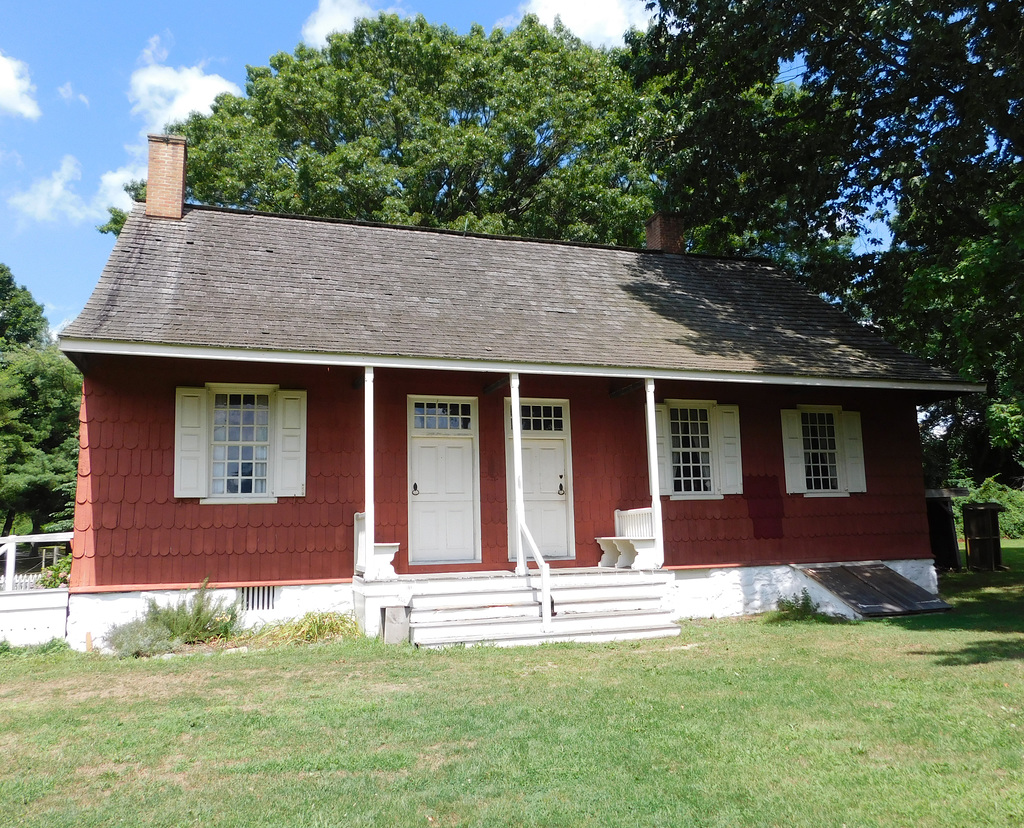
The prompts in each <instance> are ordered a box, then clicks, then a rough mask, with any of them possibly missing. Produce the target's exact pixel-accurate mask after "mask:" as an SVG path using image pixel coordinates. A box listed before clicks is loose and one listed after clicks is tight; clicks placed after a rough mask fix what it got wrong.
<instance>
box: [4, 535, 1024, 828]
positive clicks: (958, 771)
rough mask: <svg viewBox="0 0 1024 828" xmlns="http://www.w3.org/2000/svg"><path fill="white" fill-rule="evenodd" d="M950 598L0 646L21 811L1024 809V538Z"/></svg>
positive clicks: (828, 815) (908, 818)
mask: <svg viewBox="0 0 1024 828" xmlns="http://www.w3.org/2000/svg"><path fill="white" fill-rule="evenodd" d="M1004 560H1005V562H1006V563H1008V564H1009V565H1010V566H1011V567H1012V571H1011V572H998V573H963V574H955V575H948V576H945V577H944V578H943V584H942V588H943V594H944V595H945V596H946V597H947V598H949V599H950V600H952V601H953V602H954V604H955V605H956V609H955V611H954V612H952V613H945V614H941V615H930V616H916V617H910V618H902V619H889V620H885V621H871V622H860V623H849V624H821V623H813V622H807V621H786V620H779V619H777V618H776V619H774V620H770V619H767V618H742V619H724V620H712V621H700V622H686V623H684V624H683V631H682V636H681V637H680V638H677V639H668V640H662V641H652V642H639V643H623V644H612V645H556V646H544V647H540V648H533V649H530V648H526V649H515V650H498V649H451V650H446V651H441V652H437V651H417V650H413V649H411V648H406V647H385V646H384V645H382V644H380V643H378V642H372V641H364V640H356V641H352V640H343V641H334V642H330V643H324V644H318V645H312V646H301V647H294V646H292V647H285V646H278V647H270V648H268V649H262V650H256V649H253V648H250V649H249V651H248V652H239V653H234V654H215V655H212V656H200V655H196V656H188V657H179V658H174V659H170V660H159V659H150V660H115V659H112V658H105V657H100V656H86V655H82V654H78V653H72V652H68V651H65V650H61V649H56V650H54V649H51V650H50V651H48V652H39V651H36V652H33V653H25V652H24V651H19V652H17V653H15V652H8V653H6V654H0V814H2V815H3V817H2V819H0V821H2V822H3V823H4V824H12V825H25V826H91V825H104V826H106V825H133V826H135V825H138V826H184V825H197V826H198V825H202V826H292V825H294V826H363V825H373V826H384V825H396V826H406V825H408V826H437V825H486V826H506V825H516V826H541V825H544V826H546V825H551V826H554V825H559V826H602V828H604V826H622V825H628V826H634V825H635V826H833V825H834V826H840V825H847V826H911V825H912V826H947V825H948V826H962V825H971V826H985V825H991V826H1006V825H1017V824H1022V823H1024V710H1022V708H1024V692H1022V691H1024V544H1021V543H1019V542H1018V543H1016V544H1012V545H1011V544H1007V545H1006V546H1005V547H1004Z"/></svg>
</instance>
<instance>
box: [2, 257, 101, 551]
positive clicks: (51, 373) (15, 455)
mask: <svg viewBox="0 0 1024 828" xmlns="http://www.w3.org/2000/svg"><path fill="white" fill-rule="evenodd" d="M81 388H82V378H81V375H80V374H79V373H78V371H77V370H76V369H75V367H74V366H73V365H72V364H71V362H70V361H69V360H68V359H67V357H65V356H64V354H62V353H61V352H60V350H59V349H58V348H57V346H56V345H55V344H54V343H52V342H50V341H49V339H48V336H47V325H46V319H45V317H44V316H43V309H42V307H41V306H40V305H39V304H38V303H36V302H35V300H34V299H32V295H31V294H30V293H29V291H28V290H27V289H26V288H24V287H21V286H18V285H15V283H14V279H13V276H12V275H11V272H10V270H9V269H8V268H7V267H6V266H4V265H0V520H2V522H3V528H2V534H3V535H8V534H10V533H11V529H12V526H13V525H14V521H15V519H16V518H17V517H18V516H23V517H25V518H27V519H28V520H29V521H31V524H32V526H33V527H35V528H37V529H38V528H42V529H52V530H54V531H59V530H64V529H67V528H70V524H71V513H72V510H73V507H74V500H75V480H76V473H77V466H78V406H79V400H80V396H81Z"/></svg>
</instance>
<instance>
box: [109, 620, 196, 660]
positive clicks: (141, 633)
mask: <svg viewBox="0 0 1024 828" xmlns="http://www.w3.org/2000/svg"><path fill="white" fill-rule="evenodd" d="M106 640H107V646H108V647H110V649H111V650H113V651H114V655H116V656H117V657H118V658H142V657H144V656H153V655H161V654H162V653H169V652H171V651H172V650H174V649H175V647H177V646H178V645H179V644H180V643H181V642H180V641H178V640H176V639H175V638H174V637H173V636H172V635H171V634H170V632H169V630H168V629H167V627H165V626H164V625H163V624H159V623H156V622H154V621H150V620H149V619H148V618H136V619H135V620H134V621H129V622H128V623H127V624H118V625H117V626H115V627H111V628H110V631H109V632H108V633H107V635H106Z"/></svg>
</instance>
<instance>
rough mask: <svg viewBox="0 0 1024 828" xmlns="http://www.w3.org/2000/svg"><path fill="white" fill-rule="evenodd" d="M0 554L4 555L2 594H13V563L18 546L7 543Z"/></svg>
mask: <svg viewBox="0 0 1024 828" xmlns="http://www.w3.org/2000/svg"><path fill="white" fill-rule="evenodd" d="M0 552H3V555H4V579H5V580H4V592H14V561H15V559H16V558H17V555H18V544H17V543H15V542H14V541H8V542H7V543H5V544H4V546H3V549H2V550H0Z"/></svg>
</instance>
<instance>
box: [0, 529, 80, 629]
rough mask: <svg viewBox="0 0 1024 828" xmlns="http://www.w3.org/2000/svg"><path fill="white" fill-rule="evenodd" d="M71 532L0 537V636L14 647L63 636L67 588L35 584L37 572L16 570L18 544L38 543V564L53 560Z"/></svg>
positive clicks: (29, 544) (32, 545)
mask: <svg viewBox="0 0 1024 828" xmlns="http://www.w3.org/2000/svg"><path fill="white" fill-rule="evenodd" d="M71 537H72V533H71V532H52V533H49V534H45V535H8V536H7V537H4V538H0V555H3V556H4V568H3V570H2V571H0V572H2V574H0V640H2V641H7V642H8V643H9V644H13V645H15V646H18V647H22V646H25V645H28V644H43V643H45V642H47V641H49V640H50V639H51V638H64V637H65V635H66V632H67V615H68V590H67V587H61V588H59V589H42V588H40V587H39V580H40V579H41V578H42V573H41V572H16V571H15V565H16V563H17V558H18V547H19V546H20V547H22V550H23V552H27V551H28V549H26V548H25V547H29V548H32V547H36V546H42V547H43V550H41V552H42V554H41V556H40V562H39V565H40V567H42V566H43V565H44V564H45V563H46V562H47V558H49V557H50V556H51V555H52V559H51V560H50V562H51V563H56V562H57V559H58V558H59V557H60V554H61V551H60V550H59V549H58V548H57V547H65V548H66V546H67V544H68V542H69V541H70V540H71Z"/></svg>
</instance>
